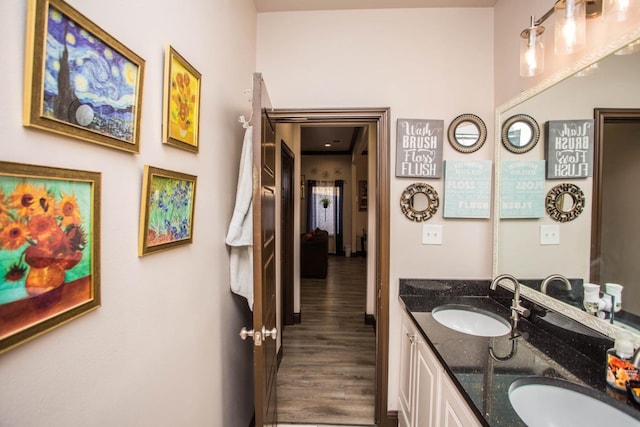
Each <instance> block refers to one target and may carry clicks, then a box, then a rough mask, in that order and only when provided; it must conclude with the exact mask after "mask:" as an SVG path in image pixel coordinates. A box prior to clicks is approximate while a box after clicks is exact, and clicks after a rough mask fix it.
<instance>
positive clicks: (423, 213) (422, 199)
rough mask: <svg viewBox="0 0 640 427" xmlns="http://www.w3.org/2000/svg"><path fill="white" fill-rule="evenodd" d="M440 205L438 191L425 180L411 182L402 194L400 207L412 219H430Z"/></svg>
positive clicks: (418, 220) (419, 220)
mask: <svg viewBox="0 0 640 427" xmlns="http://www.w3.org/2000/svg"><path fill="white" fill-rule="evenodd" d="M439 206H440V199H439V198H438V192H437V191H436V190H435V189H434V188H433V187H432V186H430V185H429V184H426V183H424V182H417V183H414V184H411V185H410V186H408V187H407V188H406V189H405V190H404V191H403V192H402V196H400V209H402V213H403V214H404V215H405V216H406V217H407V218H409V219H410V220H411V221H416V222H422V221H426V220H428V219H429V218H431V217H432V216H433V215H435V214H436V212H437V211H438V207H439Z"/></svg>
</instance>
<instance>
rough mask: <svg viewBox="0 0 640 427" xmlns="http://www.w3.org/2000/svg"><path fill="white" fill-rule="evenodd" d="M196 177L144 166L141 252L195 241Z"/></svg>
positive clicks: (169, 247)
mask: <svg viewBox="0 0 640 427" xmlns="http://www.w3.org/2000/svg"><path fill="white" fill-rule="evenodd" d="M197 179H198V178H197V177H196V176H193V175H187V174H185V173H180V172H174V171H169V170H165V169H160V168H156V167H153V166H149V165H146V166H145V167H144V177H143V182H142V201H141V206H140V236H139V237H140V238H139V244H138V255H139V256H143V255H146V254H149V253H153V252H158V251H162V250H165V249H171V248H174V247H176V246H182V245H186V244H190V243H191V242H192V241H193V216H194V212H195V200H196V183H197Z"/></svg>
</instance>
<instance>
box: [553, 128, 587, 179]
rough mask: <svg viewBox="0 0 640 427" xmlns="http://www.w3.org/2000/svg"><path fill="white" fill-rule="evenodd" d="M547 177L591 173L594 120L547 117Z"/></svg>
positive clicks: (582, 176)
mask: <svg viewBox="0 0 640 427" xmlns="http://www.w3.org/2000/svg"><path fill="white" fill-rule="evenodd" d="M545 131H546V137H545V148H546V153H547V179H567V178H586V177H589V176H593V120H549V121H548V122H547V123H546V129H545Z"/></svg>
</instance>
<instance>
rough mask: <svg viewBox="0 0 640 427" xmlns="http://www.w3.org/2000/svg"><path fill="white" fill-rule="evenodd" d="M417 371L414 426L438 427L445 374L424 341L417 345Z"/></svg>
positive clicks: (415, 375)
mask: <svg viewBox="0 0 640 427" xmlns="http://www.w3.org/2000/svg"><path fill="white" fill-rule="evenodd" d="M415 371H416V372H415V374H414V378H415V389H414V390H415V400H414V406H413V417H414V418H413V420H414V422H413V425H414V426H415V427H436V426H437V425H438V398H439V396H438V395H439V393H440V384H439V383H440V377H441V374H444V372H443V371H442V369H441V368H440V363H439V362H438V360H437V359H436V358H435V356H434V354H433V353H432V352H431V349H430V348H429V346H428V345H427V343H425V342H424V341H420V342H418V343H417V344H416V364H415Z"/></svg>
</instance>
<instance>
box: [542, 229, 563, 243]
mask: <svg viewBox="0 0 640 427" xmlns="http://www.w3.org/2000/svg"><path fill="white" fill-rule="evenodd" d="M540 244H541V245H559V244H560V226H559V225H557V224H553V225H541V226H540Z"/></svg>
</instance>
